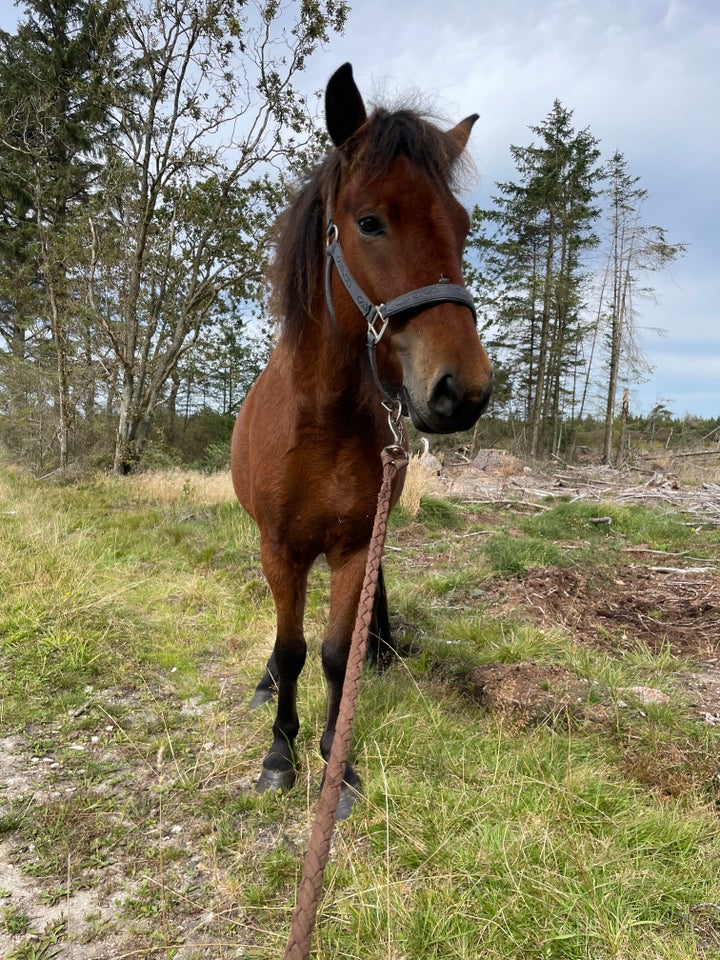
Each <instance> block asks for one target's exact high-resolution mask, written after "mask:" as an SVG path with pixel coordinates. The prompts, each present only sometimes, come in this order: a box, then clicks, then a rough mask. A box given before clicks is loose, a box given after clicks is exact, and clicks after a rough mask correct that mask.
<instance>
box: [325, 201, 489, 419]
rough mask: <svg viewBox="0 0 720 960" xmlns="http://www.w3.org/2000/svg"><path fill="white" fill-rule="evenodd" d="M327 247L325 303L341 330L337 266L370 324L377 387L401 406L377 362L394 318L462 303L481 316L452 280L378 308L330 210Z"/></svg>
mask: <svg viewBox="0 0 720 960" xmlns="http://www.w3.org/2000/svg"><path fill="white" fill-rule="evenodd" d="M327 223H328V226H327V233H326V236H327V245H326V248H325V254H326V257H327V260H326V263H325V300H326V302H327V307H328V310H329V311H330V316H331V317H332V320H333V322H334V323H335V325H336V326H337V317H336V316H335V307H334V306H333V299H332V288H331V284H330V280H331V275H332V266H333V263H334V264H335V267H336V269H337V272H338V275H339V277H340V279H341V280H342V282H343V283H344V284H345V289H346V290H347V292H348V293H349V294H350V297H351V299H352V301H353V303H354V304H355V306H356V307H357V308H358V310H359V311H360V313H361V314H362V315H363V317H365V320H366V321H367V347H368V357H369V359H370V369H371V370H372V373H373V377H374V378H375V383H376V384H377V387H378V390H379V391H380V393H381V394H382V396H383V397H384V398H385V401H387V402H389V403H391V404H394V405H397V403H398V399H397V398H396V397H391V396H390V395H389V394H388V392H387V390H386V389H385V387H384V386H383V384H382V383H381V381H380V377H379V374H378V368H377V358H376V356H375V348H376V347H377V345H378V343H380V340H381V339H382V336H383V334H384V333H385V330H386V329H387V325H388V323H389V322H390V320H391V319H392V318H393V317H396V316H397V315H398V314H401V313H406V312H407V311H409V310H414V311H418V310H426V309H427V308H428V307H433V306H435V304H438V303H459V304H460V305H461V306H463V307H467V308H468V310H469V311H470V312H471V313H472V315H473V319H474V320H475V321H477V312H476V310H475V304H474V303H473V299H472V297H471V296H470V294H469V293H468V292H467V290H466V289H465V287H461V286H460V285H459V284H457V283H450V281H449V280H445V279H441V280H440V281H439V282H438V283H432V284H430V285H429V286H427V287H418V288H417V290H411V291H410V292H409V293H403V294H401V295H400V296H399V297H395V298H394V299H392V300H390V301H388V303H380V304H374V303H373V302H372V301H371V300H369V299H368V297H366V296H365V294H364V293H363V290H362V288H361V287H360V285H359V284H358V282H357V281H356V279H355V277H353V275H352V273H351V272H350V268H349V267H348V265H347V263H346V261H345V257H344V256H343V252H342V249H341V247H340V239H339V234H338V228H337V225H336V224H335V223H334V222H333V219H332V213H331V212H330V210H328V216H327Z"/></svg>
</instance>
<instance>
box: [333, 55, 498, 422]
mask: <svg viewBox="0 0 720 960" xmlns="http://www.w3.org/2000/svg"><path fill="white" fill-rule="evenodd" d="M326 117H327V127H328V131H329V133H330V136H331V138H332V140H333V142H334V144H335V146H336V147H337V149H338V152H339V157H340V164H339V175H338V178H337V186H336V189H335V191H334V196H331V197H329V198H328V213H327V220H328V223H327V226H328V246H329V252H330V253H331V255H332V264H331V267H330V271H329V275H328V276H329V290H330V296H329V300H330V301H331V303H330V307H331V309H333V306H334V311H335V314H336V318H337V319H336V322H337V323H338V326H339V327H340V329H341V332H342V333H343V335H344V336H346V337H347V338H348V339H349V340H351V341H358V342H359V340H360V338H361V337H364V335H365V331H366V325H365V324H364V321H363V316H364V317H365V320H366V321H368V325H369V327H370V339H371V340H373V338H375V339H376V344H375V352H376V356H377V361H376V362H377V379H378V380H379V383H380V384H381V388H382V389H384V390H385V391H386V392H387V393H388V394H390V395H391V396H394V397H397V398H398V399H400V400H401V401H402V403H403V406H404V408H405V409H406V410H407V412H408V413H409V415H410V417H411V418H412V421H413V423H414V424H415V426H416V427H418V428H419V429H420V430H423V431H426V432H432V433H451V432H454V431H456V430H466V429H467V428H468V427H470V426H472V425H473V423H475V421H476V420H477V418H478V417H479V416H480V414H481V413H482V411H483V409H484V408H485V406H486V404H487V402H488V399H489V397H490V387H491V368H490V362H489V360H488V357H487V354H486V353H485V350H484V348H483V346H482V344H481V343H480V340H479V338H478V335H477V331H476V327H475V311H474V307H473V305H472V300H471V299H470V296H469V294H468V293H467V291H466V290H465V288H464V286H463V280H462V269H461V268H462V251H463V246H464V243H465V239H466V236H467V232H468V228H469V218H468V214H467V212H466V210H465V209H464V207H463V206H462V205H461V204H460V203H459V202H458V200H457V199H456V198H455V196H454V195H453V192H452V189H451V186H450V184H451V182H452V171H453V167H454V165H455V164H456V162H457V160H458V158H459V157H460V154H461V153H462V151H463V150H464V148H465V145H466V143H467V139H468V136H469V135H470V130H471V129H472V125H473V123H474V122H475V120H476V119H477V117H476V116H472V117H468V118H467V119H466V120H463V121H462V122H461V123H459V124H458V125H457V126H456V127H454V128H453V129H451V130H449V131H447V132H443V131H442V130H440V129H439V128H438V127H436V126H434V125H433V124H431V123H428V122H427V121H426V120H424V119H422V118H421V117H419V116H418V115H417V114H415V113H413V112H411V111H399V112H397V113H389V112H387V111H384V110H376V111H374V112H373V113H372V114H371V115H370V116H369V117H368V116H367V114H366V111H365V106H364V104H363V101H362V98H361V96H360V93H359V92H358V89H357V87H356V85H355V82H354V80H353V76H352V68H351V67H350V65H349V64H346V65H345V66H344V67H341V68H340V69H339V70H338V71H337V72H336V73H335V74H334V75H333V77H332V78H331V79H330V82H329V83H328V87H327V91H326ZM333 244H334V247H333ZM330 248H332V250H331V249H330ZM336 248H337V250H338V251H339V252H338V253H337V255H335V253H334V250H335V249H336ZM406 294H407V295H408V296H407V297H406V296H405V295H406ZM385 305H387V307H388V309H387V310H386V309H385ZM376 308H379V310H377V309H376ZM385 321H387V323H386V325H385ZM381 331H382V332H381ZM380 334H381V335H380ZM371 354H372V351H371Z"/></svg>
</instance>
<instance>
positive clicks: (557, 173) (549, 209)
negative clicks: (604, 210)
mask: <svg viewBox="0 0 720 960" xmlns="http://www.w3.org/2000/svg"><path fill="white" fill-rule="evenodd" d="M571 121H572V112H571V111H569V110H567V109H566V108H565V107H563V106H562V104H561V103H560V102H559V101H557V100H556V101H555V103H554V104H553V108H552V110H551V111H550V113H549V114H548V116H547V117H546V118H545V120H544V122H543V123H542V124H540V125H538V126H533V127H531V128H530V130H531V131H532V133H533V134H534V135H535V137H536V138H537V142H535V143H532V144H531V145H529V146H526V147H518V146H511V148H510V151H511V155H512V158H513V161H514V163H515V167H516V170H517V173H518V177H517V179H516V180H515V181H508V182H505V183H499V184H497V187H498V189H499V191H500V194H499V195H498V196H496V197H494V198H493V200H494V203H495V206H494V208H493V209H491V210H489V211H476V215H475V223H476V224H477V225H480V224H486V225H488V227H489V228H490V229H493V230H494V233H493V235H492V237H491V240H490V241H488V239H487V237H485V238H484V240H483V241H482V242H481V243H480V248H481V252H482V253H483V254H484V257H483V259H484V266H485V267H488V268H489V272H490V275H491V276H492V277H494V279H495V290H496V292H497V295H496V298H495V305H494V311H493V312H494V317H493V326H494V328H495V333H496V340H497V341H498V342H499V343H502V344H503V346H504V349H505V351H506V352H507V354H508V357H507V360H506V362H507V365H508V366H509V367H510V368H511V369H512V370H513V378H514V382H515V385H516V389H517V390H519V391H520V394H521V397H522V405H521V406H522V409H523V411H524V416H525V420H526V423H527V426H528V431H529V452H530V454H531V456H538V455H539V454H540V453H542V452H546V451H548V450H549V449H551V448H557V447H558V445H559V443H560V441H561V428H562V423H563V418H564V416H565V414H566V413H567V412H569V414H570V416H572V414H573V409H574V384H575V381H576V377H575V372H576V366H577V364H578V363H579V362H581V360H580V351H579V345H580V344H581V342H582V340H583V337H584V335H585V325H584V323H583V320H582V306H583V296H584V288H585V284H586V281H587V268H586V265H585V262H584V256H585V254H586V253H587V251H588V250H590V249H591V248H592V247H594V246H595V245H596V244H597V242H598V238H597V235H596V233H595V224H596V221H597V218H598V216H599V209H598V207H597V205H596V201H597V196H598V187H597V183H598V179H599V177H600V168H599V167H598V158H599V155H600V153H599V149H598V144H597V140H596V139H595V138H594V137H593V136H592V135H591V134H590V133H589V131H588V130H583V131H580V132H576V131H575V130H574V128H573V127H572V123H571ZM473 243H474V244H475V247H476V249H477V247H478V243H477V240H476V239H475V238H472V239H471V245H472V244H473Z"/></svg>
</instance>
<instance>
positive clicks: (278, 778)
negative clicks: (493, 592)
mask: <svg viewBox="0 0 720 960" xmlns="http://www.w3.org/2000/svg"><path fill="white" fill-rule="evenodd" d="M295 776H296V774H295V771H294V770H293V768H292V767H288V768H285V769H283V770H270V769H269V768H268V767H265V766H263V768H262V773H261V774H260V779H259V780H258V782H257V784H256V785H255V789H256V790H257V792H258V793H266V792H267V791H268V790H282V791H283V792H284V791H285V790H289V789H290V788H291V787H294V786H295Z"/></svg>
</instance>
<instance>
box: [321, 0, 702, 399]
mask: <svg viewBox="0 0 720 960" xmlns="http://www.w3.org/2000/svg"><path fill="white" fill-rule="evenodd" d="M351 5H352V7H353V8H352V9H351V12H350V16H349V19H348V23H347V26H346V30H345V34H344V36H342V37H338V38H333V39H332V41H331V43H330V44H329V45H328V47H327V49H326V50H325V51H323V52H321V53H319V54H317V55H316V56H315V57H314V58H313V60H312V65H311V67H310V70H309V77H308V79H309V80H310V82H311V83H313V84H315V86H316V87H317V88H320V87H322V86H323V85H324V83H325V82H326V80H327V77H328V76H329V75H330V74H331V73H332V72H333V70H334V69H335V68H336V67H337V66H339V65H340V64H341V63H344V62H345V61H350V62H351V63H352V64H353V71H354V75H355V79H356V82H357V84H358V87H359V88H360V90H361V92H362V93H363V96H366V98H367V99H368V100H373V99H374V100H380V101H382V100H383V99H388V98H389V99H390V100H392V99H393V97H394V96H396V95H397V94H398V93H402V92H403V91H408V92H418V93H420V94H421V95H423V94H424V95H425V100H426V101H427V102H428V103H429V105H430V106H431V107H433V108H435V109H436V110H438V111H439V112H440V113H441V115H443V116H446V117H447V118H448V119H449V120H451V121H452V122H455V121H457V120H460V119H462V118H463V117H465V116H467V115H468V114H471V113H479V114H480V119H479V120H478V122H477V123H476V124H475V127H474V129H473V133H472V136H471V139H470V143H469V150H470V153H471V155H472V157H473V160H474V162H475V167H476V176H475V178H474V180H475V182H474V183H473V184H472V185H471V188H470V190H469V192H468V195H467V196H465V197H464V198H463V199H464V200H465V202H466V203H467V204H468V205H472V204H474V203H476V202H477V203H480V204H482V205H485V204H486V203H487V202H488V200H489V198H490V197H491V196H492V195H493V194H494V193H496V192H497V191H496V190H495V184H496V183H497V182H502V181H505V180H512V179H514V178H515V175H516V170H515V167H514V165H513V163H512V159H511V156H510V150H509V147H510V145H511V144H516V145H518V146H526V145H528V144H530V143H531V142H533V140H534V139H535V138H534V136H533V134H532V132H531V131H530V130H529V127H530V126H533V125H538V124H540V123H542V121H543V120H544V119H545V117H546V116H547V115H548V113H549V112H550V110H551V108H552V105H553V102H554V100H556V99H558V100H560V101H561V103H562V104H563V106H564V107H565V108H567V109H570V110H572V111H573V125H574V127H575V129H576V130H582V129H585V128H589V130H590V132H591V133H592V134H593V136H595V137H596V138H597V139H598V140H599V141H600V149H601V151H602V154H603V159H608V158H609V157H610V156H611V155H612V153H613V152H614V151H615V150H616V149H617V150H620V152H621V153H623V154H624V156H625V158H626V160H627V163H628V171H629V173H630V174H631V175H632V176H636V177H639V178H640V182H639V184H638V186H639V187H641V188H643V189H645V190H646V191H648V199H647V200H646V201H645V204H644V206H643V210H642V219H643V222H645V223H646V224H649V225H657V226H661V227H663V228H664V229H665V230H666V233H667V239H668V240H669V241H670V242H682V243H685V244H687V251H686V253H685V255H684V256H683V258H682V259H680V260H679V261H676V263H675V264H674V265H673V266H672V268H671V269H670V270H669V271H668V272H663V273H653V274H652V275H649V276H648V277H647V278H646V279H647V282H648V284H649V285H651V286H652V287H654V289H655V297H654V299H652V300H642V301H638V302H637V303H636V308H637V311H638V314H639V318H638V323H639V326H640V327H641V342H642V346H643V351H644V353H645V356H646V357H647V359H648V360H649V362H650V364H651V365H652V366H653V367H654V371H653V372H652V373H650V374H649V375H648V379H647V382H645V383H642V384H639V385H634V386H633V387H632V388H631V395H630V396H631V413H633V414H638V415H643V414H647V413H648V412H649V411H650V410H651V409H652V408H653V406H654V405H655V404H656V403H663V404H664V405H665V406H666V407H668V409H670V410H671V411H672V412H673V413H674V414H675V415H676V416H679V417H682V416H684V415H685V414H695V415H699V416H704V417H717V416H720V306H719V304H718V292H717V290H716V287H717V286H718V281H720V165H719V162H718V160H719V158H720V4H718V3H717V0H669V2H668V0H504V2H503V3H498V2H497V0H442V2H440V0H393V2H389V0H355V3H354V4H352V0H351ZM658 328H659V329H661V330H663V331H664V334H663V335H662V336H660V335H658V333H657V332H656V331H657V329H658Z"/></svg>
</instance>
